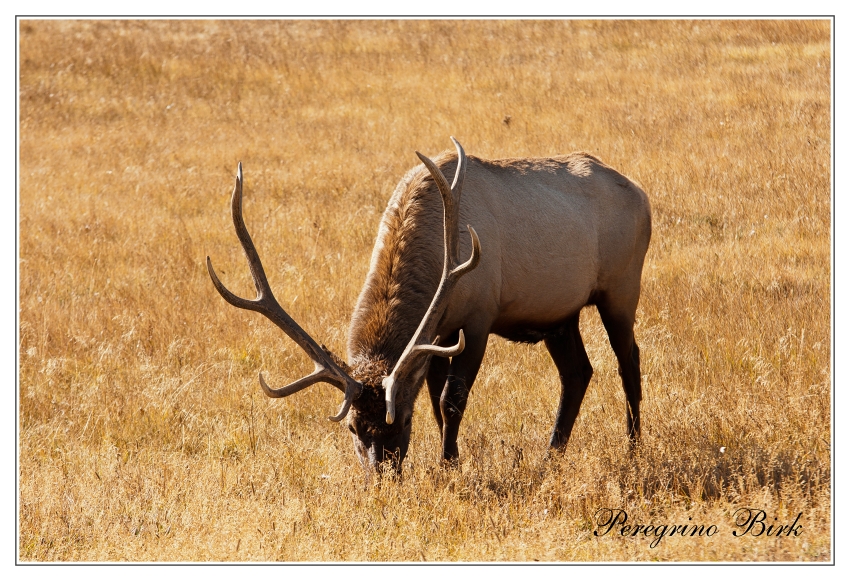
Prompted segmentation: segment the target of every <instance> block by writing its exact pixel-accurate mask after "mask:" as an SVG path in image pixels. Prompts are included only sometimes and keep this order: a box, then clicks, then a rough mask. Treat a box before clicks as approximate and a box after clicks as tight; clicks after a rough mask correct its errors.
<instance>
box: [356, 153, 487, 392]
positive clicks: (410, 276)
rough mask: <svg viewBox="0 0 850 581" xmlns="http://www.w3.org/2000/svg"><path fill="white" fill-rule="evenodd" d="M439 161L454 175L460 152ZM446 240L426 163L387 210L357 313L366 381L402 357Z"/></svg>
mask: <svg viewBox="0 0 850 581" xmlns="http://www.w3.org/2000/svg"><path fill="white" fill-rule="evenodd" d="M468 159H469V160H470V161H472V160H473V159H474V158H471V157H470V158H468ZM434 163H435V164H436V165H437V167H439V168H440V170H441V171H442V172H443V175H445V176H448V179H451V176H453V175H454V172H455V168H456V167H457V154H456V153H455V152H448V151H447V152H443V153H441V154H440V155H439V156H438V157H436V158H435V159H434ZM443 244H444V242H443V206H442V200H441V198H440V193H439V190H438V189H437V185H436V184H435V183H434V180H433V179H432V178H431V175H430V174H429V173H428V170H427V169H426V168H425V166H424V165H421V164H420V165H418V166H416V167H414V168H413V169H411V170H410V171H408V172H407V174H406V175H405V176H404V177H403V178H402V180H401V181H400V182H399V184H398V186H396V189H395V191H394V192H393V195H392V198H391V199H390V202H389V204H388V205H387V209H386V210H385V211H384V215H383V217H382V218H381V225H380V228H379V230H378V237H377V241H376V242H375V248H374V250H373V252H372V259H371V264H370V267H369V274H368V275H367V276H366V283H365V284H364V286H363V290H362V291H361V293H360V297H359V298H358V299H357V306H356V307H355V309H354V314H353V315H352V319H351V327H350V329H349V337H348V359H349V363H350V365H351V367H352V369H353V371H354V373H355V375H356V376H357V377H358V379H359V380H360V381H365V382H367V383H372V384H373V385H374V384H379V383H380V380H381V378H383V377H384V376H386V375H388V374H389V372H390V371H391V370H392V368H393V366H394V365H395V363H396V362H397V361H398V359H399V357H400V356H401V354H402V352H403V351H404V348H405V347H406V346H407V343H408V342H409V341H410V338H411V337H412V336H413V334H414V332H415V331H416V329H417V327H418V326H419V323H420V321H421V320H422V318H423V316H424V315H425V312H426V311H427V310H428V306H429V305H430V304H431V300H432V299H433V298H434V294H435V293H436V291H437V285H438V284H439V283H440V277H441V274H442V269H443Z"/></svg>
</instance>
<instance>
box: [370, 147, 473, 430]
mask: <svg viewBox="0 0 850 581" xmlns="http://www.w3.org/2000/svg"><path fill="white" fill-rule="evenodd" d="M451 140H452V142H453V143H454V144H455V148H456V149H457V170H456V171H455V179H454V181H453V182H452V185H451V186H449V183H448V181H446V177H445V176H444V175H443V172H441V171H440V169H439V168H438V167H437V166H436V164H434V162H433V161H431V160H430V159H428V158H427V157H425V156H424V155H422V154H421V153H419V152H418V151H417V152H416V155H418V156H419V159H421V160H422V163H424V164H425V167H427V168H428V171H429V172H431V177H433V178H434V182H436V184H437V188H438V189H439V190H440V196H441V197H442V198H443V226H444V244H445V254H444V256H443V276H442V279H441V280H440V285H439V286H438V287H437V292H436V294H435V295H434V299H433V300H432V301H431V305H430V306H429V307H428V311H426V313H425V316H424V317H423V318H422V322H421V323H419V328H418V329H417V330H416V332H415V333H414V334H413V338H412V339H411V340H410V343H408V344H407V347H406V348H405V350H404V352H403V353H402V354H401V357H400V358H399V360H398V363H396V366H395V368H394V369H393V371H392V373H391V374H390V375H389V376H387V377H385V378H384V380H383V382H382V383H383V386H384V390H385V392H386V402H387V418H386V419H387V423H388V424H391V423H393V421H394V420H395V396H396V390H397V386H398V382H399V379H400V378H401V377H403V376H406V375H407V374H408V373H409V372H410V371H411V370H412V368H414V367H415V366H414V363H415V361H417V360H419V358H420V357H422V356H427V355H436V356H438V357H454V356H456V355H460V353H461V352H462V351H463V348H464V347H465V346H466V342H465V340H464V337H463V329H461V330H460V332H459V337H458V342H457V345H455V346H454V347H438V346H437V345H436V344H437V343H438V342H439V340H440V338H439V337H436V338H435V339H434V340H433V341H432V339H431V338H432V337H433V336H434V334H435V331H436V330H437V323H439V321H440V317H442V316H443V313H445V311H446V307H447V306H448V298H449V296H450V295H451V292H452V289H453V288H454V285H455V283H456V282H457V281H458V279H460V277H462V276H463V275H464V274H466V273H467V272H469V271H470V270H472V269H473V268H475V267H476V266H478V261H479V260H480V259H481V244H480V242H479V241H478V234H476V233H475V230H474V229H473V228H472V226H470V225H468V224H467V226H466V227H467V229H468V230H469V235H470V237H471V238H472V256H470V257H469V260H467V261H466V262H464V263H463V264H459V263H460V259H459V257H458V255H459V248H458V216H459V214H460V195H461V191H462V189H463V178H464V177H465V175H466V153H465V152H464V151H463V147H461V145H460V143H458V142H457V140H456V139H455V138H454V137H452V138H451Z"/></svg>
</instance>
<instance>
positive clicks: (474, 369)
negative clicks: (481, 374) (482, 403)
mask: <svg viewBox="0 0 850 581" xmlns="http://www.w3.org/2000/svg"><path fill="white" fill-rule="evenodd" d="M464 333H465V334H466V331H464ZM468 335H469V338H468V339H467V342H466V348H465V349H464V350H463V353H461V354H460V355H458V356H457V357H454V358H452V362H451V364H450V365H449V368H448V374H447V376H446V383H445V385H444V386H443V391H442V393H441V394H440V414H441V415H442V418H443V460H445V461H447V462H449V463H451V464H453V465H457V464H458V462H459V460H458V458H459V455H458V449H457V436H458V431H459V429H460V421H461V420H462V419H463V412H464V410H466V401H467V398H468V397H469V391H470V390H471V389H472V384H473V382H474V381H475V377H476V375H478V369H479V368H480V367H481V361H482V360H483V359H484V351H485V350H486V349H487V337H488V334H487V333H486V332H483V333H476V332H473V331H472V330H470V331H469V333H468Z"/></svg>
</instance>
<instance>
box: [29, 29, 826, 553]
mask: <svg viewBox="0 0 850 581" xmlns="http://www.w3.org/2000/svg"><path fill="white" fill-rule="evenodd" d="M830 66H831V62H830V26H829V22H828V21H790V22H782V21H743V22H723V21H690V22H680V21H657V22H654V21H641V22H618V21H604V22H586V21H568V22H562V21H508V22H501V21H477V22H463V21H454V22H442V21H429V22H417V21H402V22H395V21H382V22H369V21H357V22H311V21H299V22H268V21H267V22H208V21H195V22H169V21H154V22H115V21H95V22H86V21H22V22H21V23H20V135H21V140H20V176H19V177H20V182H19V184H20V249H21V250H20V252H21V255H20V301H21V302H20V308H21V311H20V382H19V394H20V399H19V417H20V420H19V421H20V424H19V429H20V431H19V434H20V439H19V462H20V464H19V467H20V472H19V487H20V493H19V507H20V510H19V523H18V524H19V531H20V533H19V549H18V550H19V557H20V559H21V560H25V561H29V560H180V561H183V560H234V561H236V560H293V561H295V560H309V561H315V560H358V561H360V560H379V561H386V560H422V559H424V560H428V561H431V560H474V561H485V560H503V559H507V560H529V561H530V560H687V561H691V560H811V561H818V560H829V559H831V558H832V553H831V536H830V529H831V521H830V512H831V505H830V477H831V469H830V453H831V452H830V449H831V441H830V393H831V392H830V242H829V241H830V163H831V160H830V106H831V104H830ZM507 116H510V120H509V121H506V119H507ZM449 135H454V136H456V137H457V138H458V139H459V140H460V141H461V142H462V143H463V144H464V146H465V148H466V150H467V152H469V153H470V154H473V155H477V156H481V157H512V156H524V155H533V156H545V155H550V154H556V153H566V152H569V151H572V150H576V149H585V150H588V151H591V152H593V153H594V154H596V155H598V156H600V157H601V158H602V159H603V160H605V161H606V162H607V163H608V164H610V165H612V166H613V167H615V168H617V169H619V170H620V171H622V172H623V173H625V174H627V175H630V176H632V177H633V178H635V179H636V180H638V181H640V182H641V183H642V185H643V186H644V189H645V190H646V191H647V192H648V193H649V195H650V198H651V201H652V204H653V220H654V224H653V225H654V232H653V241H652V244H651V246H650V249H649V254H648V257H647V263H646V267H645V271H644V280H643V294H642V298H641V304H640V308H639V311H638V326H637V328H636V334H637V338H638V341H639V344H640V346H641V349H642V356H643V357H642V359H643V374H644V400H643V401H644V403H643V426H644V434H643V436H644V438H643V443H642V445H641V447H640V450H639V452H638V453H637V454H636V455H635V456H634V457H632V456H630V455H629V453H628V450H627V445H626V437H625V417H624V415H625V414H624V401H625V399H624V396H623V393H622V388H621V386H620V382H619V378H618V376H617V371H616V364H615V360H614V357H613V354H612V352H611V350H610V347H609V346H608V343H607V339H606V337H605V334H604V331H603V329H602V327H601V324H600V323H599V319H598V315H597V314H596V312H595V311H594V310H592V309H588V310H587V311H586V312H585V313H584V315H583V317H582V330H583V334H584V336H585V342H586V344H587V350H588V353H589V356H590V359H591V361H592V363H593V366H594V368H595V375H594V378H593V381H592V382H591V385H590V388H589V390H588V394H587V397H586V398H585V400H584V403H583V405H582V409H581V414H580V416H579V419H578V422H577V424H576V427H575V429H574V431H573V436H572V439H571V441H570V444H569V447H568V449H567V450H566V451H565V452H564V453H563V454H562V455H557V456H556V457H554V458H551V459H549V460H545V454H546V443H547V441H548V435H549V431H550V430H551V427H552V424H553V421H554V414H555V408H556V403H557V397H558V390H559V385H558V381H557V377H556V372H555V369H554V365H553V364H552V362H551V361H550V359H549V358H548V355H547V354H546V352H545V349H544V347H543V346H542V345H537V346H524V345H514V344H509V343H506V342H505V341H503V340H500V339H498V338H493V339H491V345H490V348H489V350H488V353H487V356H486V358H485V361H484V364H483V367H482V371H481V373H480V375H479V379H478V381H477V383H476V385H475V388H474V390H473V393H472V397H471V399H470V404H469V407H468V410H467V413H466V418H465V420H464V422H463V424H462V427H461V439H460V446H461V455H462V466H461V469H460V470H456V471H453V470H444V469H441V468H439V467H438V466H437V459H438V455H439V439H438V434H437V430H436V428H435V424H434V420H433V418H432V417H431V412H430V409H429V407H430V406H429V404H428V402H427V401H425V400H426V398H422V399H420V401H419V402H418V403H417V412H416V414H415V416H414V428H413V439H412V443H411V447H410V452H409V456H408V460H407V461H406V465H405V473H404V478H403V480H402V481H401V482H392V481H389V482H383V483H381V485H379V486H368V487H366V486H364V476H363V473H362V471H361V469H360V468H359V466H358V465H357V461H356V459H355V456H354V453H353V450H352V449H351V444H350V442H349V435H348V433H347V430H345V428H344V427H343V426H340V425H337V424H330V423H329V422H327V421H326V420H325V419H324V418H325V417H326V416H327V415H328V414H329V413H331V412H332V411H333V410H335V409H336V406H337V405H338V403H339V394H338V392H337V391H336V390H335V389H333V388H332V387H330V386H320V387H316V388H313V389H311V390H308V391H306V392H302V393H301V394H299V395H297V396H294V397H292V398H288V399H287V400H283V401H281V400H268V399H266V398H265V397H264V396H263V395H262V394H261V392H260V390H259V389H258V385H257V381H256V376H257V371H258V370H266V371H267V372H268V373H269V374H270V375H271V377H272V378H273V379H275V380H276V381H278V382H283V381H286V380H291V379H293V378H296V377H299V376H300V375H303V374H304V373H306V372H308V371H309V369H310V365H309V363H308V360H307V358H306V357H305V356H304V355H303V353H301V352H299V350H298V349H297V348H296V347H295V346H294V344H293V343H291V342H290V341H289V340H287V339H286V338H285V337H283V336H282V334H281V333H280V332H279V331H278V330H277V329H276V328H274V327H273V325H271V324H269V323H268V322H267V321H266V320H264V319H262V318H261V317H258V316H256V315H253V314H250V313H246V312H244V311H238V310H236V309H233V308H232V307H230V306H228V305H227V304H225V303H224V301H222V300H221V298H220V297H219V296H218V295H217V294H216V293H215V290H214V289H213V287H212V285H211V283H210V281H209V278H208V275H207V273H206V272H205V268H204V264H203V262H204V257H205V256H206V255H208V254H209V255H211V256H212V257H213V258H214V260H215V262H216V265H217V268H218V269H219V273H220V275H221V276H222V278H223V280H224V281H225V282H226V284H227V285H228V286H229V287H230V288H231V289H233V290H234V291H236V292H239V293H242V294H245V295H248V294H249V293H250V292H251V290H252V289H251V283H250V277H249V275H248V272H247V268H246V264H245V262H244V258H243V257H242V255H241V250H240V248H239V245H238V242H237V241H236V238H235V236H234V234H233V231H232V226H231V224H230V222H229V215H228V214H229V210H228V200H229V194H230V191H231V188H232V182H233V174H234V171H235V167H236V163H237V161H239V160H241V161H243V162H244V164H245V175H246V181H247V185H246V188H247V189H246V204H245V212H246V217H247V221H248V225H249V228H250V229H251V231H252V233H253V235H254V239H255V242H256V243H257V246H258V248H259V250H260V253H261V255H262V257H263V260H264V262H265V264H266V265H267V268H268V270H269V276H270V280H271V284H272V287H273V288H274V289H275V291H276V293H277V295H278V296H279V297H280V298H281V302H282V303H283V304H284V305H285V307H286V308H287V309H288V310H289V312H290V313H291V314H292V315H293V316H294V317H295V318H296V319H297V320H298V321H299V322H301V324H302V325H303V326H304V327H305V328H306V329H307V330H308V331H309V332H311V333H312V334H314V335H315V336H316V337H317V338H318V339H319V340H321V341H323V342H325V343H326V344H327V345H329V346H330V347H331V348H332V349H333V350H335V351H336V352H337V353H344V345H345V337H346V330H347V324H348V319H349V314H350V312H351V310H352V307H353V304H354V301H355V298H356V296H357V294H358V291H359V288H360V285H361V283H362V281H363V279H364V276H365V273H366V270H367V265H368V259H369V254H370V251H371V245H372V242H373V239H374V235H375V232H376V229H377V224H378V220H379V217H380V214H381V212H382V210H383V207H384V205H385V203H386V201H387V199H388V198H389V195H390V192H391V191H392V189H393V188H394V186H395V184H396V182H397V181H398V180H399V178H400V177H401V176H402V175H403V173H404V172H405V171H406V170H407V169H409V168H410V167H412V166H413V165H414V164H416V163H417V160H416V158H415V156H414V155H413V151H414V150H420V151H422V152H424V153H426V154H436V153H437V152H439V151H441V150H443V149H446V148H448V147H449V145H450V142H449V141H448V136H449ZM603 507H612V508H623V509H625V510H627V511H628V513H629V519H630V521H629V522H630V523H631V522H633V521H634V522H639V523H644V524H682V523H689V522H694V523H701V524H705V525H706V526H707V525H709V524H715V525H716V526H717V527H718V529H719V532H718V533H717V534H716V535H714V536H713V537H711V538H706V537H702V538H690V537H686V538H680V537H679V538H665V539H664V540H663V541H662V542H661V543H660V544H659V545H658V546H657V547H655V548H650V546H649V545H650V540H649V539H645V538H633V537H619V536H613V535H608V536H605V537H595V536H594V535H593V531H594V530H595V529H594V520H593V519H594V513H595V511H597V510H598V509H599V508H603ZM741 507H757V508H761V509H764V510H765V511H767V513H768V515H769V518H770V519H771V520H770V521H769V522H771V523H772V522H774V521H773V520H772V519H773V517H776V518H778V519H779V520H778V521H775V522H790V521H792V520H793V519H794V517H795V516H796V515H797V514H798V513H802V519H801V521H800V522H801V523H802V524H803V532H802V534H801V535H800V536H799V537H791V538H786V537H782V538H774V537H771V538H765V537H764V536H762V537H752V536H748V537H745V538H737V537H733V536H732V534H731V531H732V530H734V527H733V516H732V515H733V513H734V511H735V510H736V509H738V508H741ZM689 519H691V520H690V521H689Z"/></svg>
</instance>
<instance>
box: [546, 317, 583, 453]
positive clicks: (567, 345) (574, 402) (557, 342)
mask: <svg viewBox="0 0 850 581" xmlns="http://www.w3.org/2000/svg"><path fill="white" fill-rule="evenodd" d="M578 320H579V315H578V313H576V315H575V316H574V317H572V318H570V320H569V321H567V323H566V324H565V325H564V326H563V327H562V328H561V331H560V332H559V333H558V334H556V335H552V336H549V337H547V338H546V339H545V344H546V348H547V349H548V350H549V354H550V355H551V356H552V360H553V361H554V362H555V367H556V368H557V369H558V375H559V376H560V379H561V401H560V403H559V404H558V415H557V417H556V418H555V428H554V429H553V430H552V437H551V439H550V440H549V446H550V447H552V448H558V449H562V448H564V447H565V446H566V445H567V441H568V440H569V439H570V433H571V432H572V431H573V424H575V421H576V418H577V417H578V412H579V408H580V407H581V402H582V400H583V399H584V394H585V392H586V391H587V386H588V384H590V378H591V376H592V375H593V367H592V366H591V365H590V359H588V358H587V352H586V351H585V349H584V342H583V341H582V339H581V333H580V332H579V328H578Z"/></svg>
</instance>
